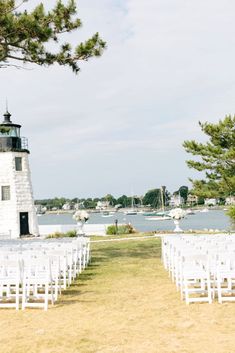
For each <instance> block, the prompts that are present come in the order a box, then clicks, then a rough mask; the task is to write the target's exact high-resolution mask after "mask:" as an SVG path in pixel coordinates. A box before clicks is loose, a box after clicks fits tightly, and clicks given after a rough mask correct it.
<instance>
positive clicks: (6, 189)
mask: <svg viewBox="0 0 235 353" xmlns="http://www.w3.org/2000/svg"><path fill="white" fill-rule="evenodd" d="M7 200H10V186H2V201H7Z"/></svg>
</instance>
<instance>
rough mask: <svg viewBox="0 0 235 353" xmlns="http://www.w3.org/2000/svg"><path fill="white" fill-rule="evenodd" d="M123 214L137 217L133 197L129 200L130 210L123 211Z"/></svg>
mask: <svg viewBox="0 0 235 353" xmlns="http://www.w3.org/2000/svg"><path fill="white" fill-rule="evenodd" d="M124 214H125V215H127V216H135V215H137V211H136V210H135V208H134V197H133V196H132V198H131V208H130V209H129V210H127V211H124Z"/></svg>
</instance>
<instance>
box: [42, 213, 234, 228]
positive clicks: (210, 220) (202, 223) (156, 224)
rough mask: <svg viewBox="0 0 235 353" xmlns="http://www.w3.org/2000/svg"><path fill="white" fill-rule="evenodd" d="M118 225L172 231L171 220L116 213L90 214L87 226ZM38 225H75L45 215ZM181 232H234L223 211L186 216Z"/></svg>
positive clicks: (59, 216) (64, 218)
mask: <svg viewBox="0 0 235 353" xmlns="http://www.w3.org/2000/svg"><path fill="white" fill-rule="evenodd" d="M115 220H117V221H118V224H128V223H130V224H131V225H132V226H133V227H134V228H135V229H136V230H137V231H140V232H148V231H172V230H173V229H174V223H173V220H171V219H170V220H149V218H148V217H145V216H144V215H143V214H137V215H125V214H124V213H121V212H116V213H114V214H113V215H112V216H109V217H102V214H100V213H91V214H90V219H89V221H88V224H114V223H115ZM38 222H39V224H40V225H41V224H45V225H49V224H51V225H52V224H75V223H76V222H75V221H74V220H73V218H72V214H70V213H65V214H45V215H41V216H40V217H38ZM180 227H181V229H182V230H184V231H187V230H211V229H213V230H219V231H230V230H234V228H233V226H232V224H231V222H230V219H229V217H228V216H227V215H226V212H225V211H223V210H209V211H208V212H196V213H195V214H193V215H187V216H186V217H185V218H183V219H182V220H181V221H180Z"/></svg>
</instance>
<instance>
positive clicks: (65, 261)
mask: <svg viewBox="0 0 235 353" xmlns="http://www.w3.org/2000/svg"><path fill="white" fill-rule="evenodd" d="M90 258H91V255H90V241H89V238H86V237H79V238H76V239H71V238H70V239H67V238H66V239H65V238H64V239H56V240H54V239H53V240H28V241H27V240H7V241H0V307H14V308H15V309H16V310H18V309H19V308H20V306H21V308H22V309H23V310H24V309H25V308H27V307H40V308H44V310H47V309H48V304H49V303H51V304H54V303H55V301H56V300H57V299H58V296H59V294H61V290H62V289H63V290H65V289H66V288H68V287H69V286H70V285H71V283H72V282H73V281H74V280H75V278H76V277H77V276H78V275H79V274H80V273H81V272H82V271H83V270H84V269H85V267H86V266H87V265H88V264H89V262H90Z"/></svg>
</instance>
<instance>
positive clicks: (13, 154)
mask: <svg viewBox="0 0 235 353" xmlns="http://www.w3.org/2000/svg"><path fill="white" fill-rule="evenodd" d="M20 128H21V125H18V124H13V123H12V122H11V114H10V113H9V112H8V111H7V112H6V113H5V114H4V121H3V122H2V123H0V235H2V234H3V235H9V236H10V237H11V238H19V237H21V236H27V235H32V236H37V235H38V234H39V233H38V223H37V216H36V211H35V206H34V200H33V192H32V184H31V176H30V169H29V161H28V155H29V150H28V143H27V139H25V138H23V137H20Z"/></svg>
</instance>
